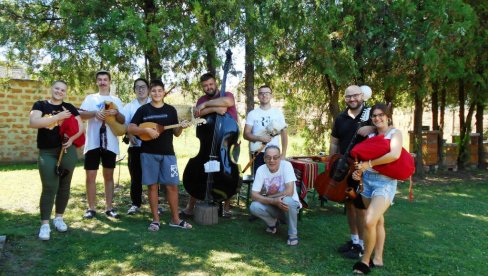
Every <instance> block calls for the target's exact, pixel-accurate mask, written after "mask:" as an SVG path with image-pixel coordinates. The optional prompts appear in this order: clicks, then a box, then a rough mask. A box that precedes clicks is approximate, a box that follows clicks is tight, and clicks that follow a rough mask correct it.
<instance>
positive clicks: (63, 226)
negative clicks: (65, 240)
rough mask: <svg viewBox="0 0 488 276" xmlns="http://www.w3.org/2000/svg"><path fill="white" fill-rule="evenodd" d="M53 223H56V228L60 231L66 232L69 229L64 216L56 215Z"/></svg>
mask: <svg viewBox="0 0 488 276" xmlns="http://www.w3.org/2000/svg"><path fill="white" fill-rule="evenodd" d="M53 224H54V228H55V229H56V230H58V232H66V231H68V225H66V223H64V221H63V218H62V217H56V218H54V219H53Z"/></svg>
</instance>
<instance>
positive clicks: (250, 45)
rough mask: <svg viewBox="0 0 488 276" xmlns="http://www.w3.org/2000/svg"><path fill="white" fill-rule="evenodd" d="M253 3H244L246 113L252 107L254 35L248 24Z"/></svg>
mask: <svg viewBox="0 0 488 276" xmlns="http://www.w3.org/2000/svg"><path fill="white" fill-rule="evenodd" d="M253 8H254V4H249V5H246V23H247V30H246V33H245V40H246V41H245V50H246V56H245V63H246V65H245V70H246V73H245V76H244V91H245V93H246V114H247V113H249V112H250V111H251V110H253V109H254V59H255V57H256V51H255V45H254V35H253V30H252V29H251V28H252V25H251V24H250V23H251V22H250V20H251V15H250V13H252V12H253V11H251V10H249V9H253Z"/></svg>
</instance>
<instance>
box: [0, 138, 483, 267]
mask: <svg viewBox="0 0 488 276" xmlns="http://www.w3.org/2000/svg"><path fill="white" fill-rule="evenodd" d="M192 135H193V134H191V133H188V135H185V136H183V137H181V138H176V139H177V140H175V146H176V149H175V150H176V152H177V153H178V158H179V168H180V171H181V172H182V171H183V169H184V165H185V164H186V160H187V158H189V157H192V156H194V155H195V154H196V152H197V151H198V148H197V147H198V142H197V141H196V140H194V138H192V137H193V136H192ZM246 147H247V145H243V148H244V149H245V148H246ZM124 151H125V150H124ZM245 151H246V150H243V152H244V153H242V154H241V159H242V160H241V162H240V163H241V166H244V164H245V162H244V160H245V159H247V157H246V156H245V155H246V154H245ZM292 154H296V152H295V153H292ZM120 172H121V173H120V175H121V176H120V186H119V188H118V189H117V192H116V198H115V205H116V206H117V207H118V209H119V211H120V213H121V214H122V215H123V216H122V218H121V219H120V220H117V221H113V220H109V219H107V218H106V217H104V216H102V215H100V214H99V216H98V218H97V219H94V220H90V221H86V220H83V219H82V218H81V217H82V214H83V211H84V209H85V208H86V203H85V188H84V180H85V177H84V171H83V167H82V165H81V164H80V165H79V166H78V167H77V169H76V170H75V176H74V179H73V183H72V193H71V199H70V204H69V206H68V210H67V212H66V222H67V223H68V225H69V226H70V229H69V231H68V233H64V234H61V233H56V232H52V235H51V240H50V241H47V242H41V241H39V240H38V239H37V234H38V229H39V208H38V204H39V194H40V180H39V175H38V172H37V169H36V166H35V165H24V166H4V167H2V169H1V170H0V179H1V181H0V235H6V236H7V239H8V241H7V246H6V249H5V250H4V254H3V256H2V258H1V259H0V275H1V274H4V273H5V274H7V275H51V274H55V273H59V274H72V275H73V274H78V275H80V274H83V275H85V274H88V275H92V274H100V275H114V274H118V275H127V274H134V275H158V274H201V275H210V274H212V275H215V274H239V275H241V274H296V275H324V274H334V275H337V274H339V275H345V274H350V272H351V267H352V265H353V263H354V261H352V260H348V259H344V258H342V257H341V256H340V255H339V254H338V253H336V248H337V247H338V246H339V245H340V244H342V243H343V242H344V241H346V240H347V238H348V234H347V226H346V220H345V216H344V215H343V212H342V211H343V210H342V206H341V205H339V204H335V203H328V204H326V205H325V206H324V207H320V204H319V202H318V200H317V199H316V198H313V197H312V194H309V195H310V197H309V201H310V203H311V208H310V209H307V210H305V212H304V214H303V217H302V220H301V221H300V222H299V236H300V244H299V246H297V247H294V248H291V247H288V246H287V245H286V243H285V242H286V227H282V228H280V229H279V233H278V234H277V235H276V236H270V235H267V234H266V233H265V231H264V225H263V224H262V223H261V222H260V221H254V222H249V221H248V218H249V216H248V213H247V211H246V208H245V206H244V204H243V201H242V200H241V202H240V205H237V202H236V201H234V202H233V210H234V214H235V216H234V218H232V219H221V220H220V221H219V223H218V224H217V225H212V226H201V225H197V224H194V229H192V230H189V231H186V230H181V229H173V228H171V227H169V226H168V225H167V224H166V223H167V221H168V220H169V215H168V213H167V212H166V213H165V214H164V215H163V221H164V222H165V224H164V225H162V227H161V230H160V231H159V232H157V233H151V232H149V231H147V226H148V224H149V222H150V214H149V211H148V208H147V205H145V206H144V208H143V213H142V214H139V215H136V216H130V217H129V216H127V215H125V212H126V211H127V209H128V207H129V204H130V199H129V189H128V179H129V176H128V171H127V167H126V159H125V160H123V161H122V163H121V167H120ZM485 175H486V172H480V171H474V172H469V173H464V174H453V173H449V174H448V175H447V176H441V175H431V176H429V178H428V182H425V183H424V184H422V183H418V185H416V186H415V190H414V194H415V199H414V201H413V202H409V201H408V185H407V183H403V184H401V185H399V187H400V189H399V193H398V194H397V199H396V204H395V205H394V206H393V207H392V208H391V209H390V210H389V212H388V213H387V215H386V227H387V242H386V247H385V268H382V269H376V270H375V274H385V275H390V274H391V275H398V274H401V275H407V274H411V275H417V274H431V275H436V274H442V275H446V274H463V275H482V274H486V271H487V270H486V269H485V267H484V265H483V264H484V263H485V262H486V260H487V259H488V253H487V252H488V251H487V250H486V248H488V242H487V241H486V238H485V237H486V233H487V232H486V229H488V215H487V211H486V210H488V202H487V201H486V198H488V188H487V186H488V185H487V178H486V176H485ZM460 176H462V178H461V177H460ZM101 179H102V178H101V176H99V178H98V180H99V181H101ZM115 179H116V181H117V179H118V169H116V173H115ZM98 184H99V186H98V191H99V192H100V193H99V195H98V197H97V200H98V209H99V211H100V212H101V211H102V210H103V194H102V193H101V192H102V191H103V189H102V185H101V183H98ZM181 196H182V200H181V201H182V202H181V204H183V203H184V199H183V197H185V196H186V195H185V192H184V191H183V190H182V192H181ZM166 207H167V206H166ZM2 271H3V272H2Z"/></svg>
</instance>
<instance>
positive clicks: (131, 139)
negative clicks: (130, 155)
mask: <svg viewBox="0 0 488 276" xmlns="http://www.w3.org/2000/svg"><path fill="white" fill-rule="evenodd" d="M127 138H129V143H130V144H131V145H133V146H134V145H137V138H136V136H134V135H132V134H127Z"/></svg>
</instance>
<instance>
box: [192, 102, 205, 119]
mask: <svg viewBox="0 0 488 276" xmlns="http://www.w3.org/2000/svg"><path fill="white" fill-rule="evenodd" d="M204 108H205V103H202V104H199V105H197V106H196V107H195V108H194V109H193V115H194V116H195V117H200V112H202V109H204Z"/></svg>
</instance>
